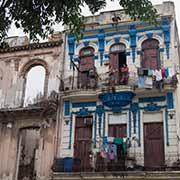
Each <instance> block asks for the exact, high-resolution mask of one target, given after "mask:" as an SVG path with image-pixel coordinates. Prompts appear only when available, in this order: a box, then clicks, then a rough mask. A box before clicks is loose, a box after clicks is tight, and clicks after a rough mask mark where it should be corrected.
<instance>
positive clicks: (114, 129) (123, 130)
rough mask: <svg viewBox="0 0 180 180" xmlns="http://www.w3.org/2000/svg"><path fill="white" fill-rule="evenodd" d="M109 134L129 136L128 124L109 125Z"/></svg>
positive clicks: (112, 135)
mask: <svg viewBox="0 0 180 180" xmlns="http://www.w3.org/2000/svg"><path fill="white" fill-rule="evenodd" d="M108 134H109V136H111V137H127V127H126V124H118V125H117V124H116V125H109V133H108Z"/></svg>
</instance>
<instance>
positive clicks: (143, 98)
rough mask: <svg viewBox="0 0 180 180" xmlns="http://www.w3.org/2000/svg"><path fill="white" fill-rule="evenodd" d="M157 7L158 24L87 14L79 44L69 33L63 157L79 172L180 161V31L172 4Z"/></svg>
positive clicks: (115, 13) (120, 14) (62, 113)
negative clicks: (113, 145) (124, 147)
mask: <svg viewBox="0 0 180 180" xmlns="http://www.w3.org/2000/svg"><path fill="white" fill-rule="evenodd" d="M155 8H156V9H157V11H158V14H159V18H158V22H157V25H152V24H149V23H147V22H140V21H138V20H132V19H130V18H129V17H128V16H127V15H125V14H124V11H123V10H120V11H109V12H102V13H100V14H99V15H95V16H90V17H86V18H85V24H86V28H85V31H84V32H83V37H82V38H80V40H79V41H78V42H77V41H75V38H74V37H73V36H71V35H70V34H67V35H66V38H67V40H66V43H67V51H66V52H65V54H66V56H65V57H66V59H65V63H64V75H63V77H64V79H63V83H62V84H61V88H62V89H61V93H60V95H61V98H62V102H63V106H62V107H61V111H60V117H61V123H60V126H61V128H60V144H59V157H60V158H66V157H71V158H73V159H74V167H73V171H92V170H97V171H98V170H99V171H102V170H103V171H104V170H109V171H111V170H117V169H119V170H120V169H121V170H125V169H128V168H135V167H141V168H142V169H163V168H165V167H173V166H175V164H177V162H178V160H179V155H180V146H179V132H180V131H179V123H180V114H179V100H180V96H179V85H178V83H177V82H178V79H179V37H178V32H177V26H176V20H175V11H174V4H173V3H172V2H164V3H163V4H161V5H157V6H155ZM117 141H122V142H121V143H120V142H119V144H118V142H117ZM115 142H116V143H115ZM114 143H115V144H116V145H115V146H116V148H117V149H116V150H115V151H114V150H113V149H111V148H109V146H110V145H112V144H114ZM124 145H126V149H123V146H124ZM123 150H124V151H123ZM125 151H126V152H125ZM111 155H112V156H111ZM118 165H119V166H120V167H119V168H118Z"/></svg>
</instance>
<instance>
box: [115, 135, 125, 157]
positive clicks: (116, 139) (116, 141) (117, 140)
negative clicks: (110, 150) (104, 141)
mask: <svg viewBox="0 0 180 180" xmlns="http://www.w3.org/2000/svg"><path fill="white" fill-rule="evenodd" d="M114 143H115V144H117V145H122V147H123V152H124V154H126V152H127V147H126V143H125V142H124V141H123V138H121V137H115V138H114Z"/></svg>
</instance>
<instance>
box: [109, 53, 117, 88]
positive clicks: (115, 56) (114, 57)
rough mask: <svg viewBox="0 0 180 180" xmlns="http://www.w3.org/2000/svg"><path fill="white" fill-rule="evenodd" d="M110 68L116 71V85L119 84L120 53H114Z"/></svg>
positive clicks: (111, 56)
mask: <svg viewBox="0 0 180 180" xmlns="http://www.w3.org/2000/svg"><path fill="white" fill-rule="evenodd" d="M110 66H111V67H112V68H113V69H114V70H116V72H115V73H114V77H115V84H116V85H117V84H119V53H118V52H113V53H111V54H110Z"/></svg>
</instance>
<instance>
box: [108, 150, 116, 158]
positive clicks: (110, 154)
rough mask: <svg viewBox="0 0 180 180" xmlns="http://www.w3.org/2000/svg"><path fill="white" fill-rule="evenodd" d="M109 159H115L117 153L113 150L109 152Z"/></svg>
mask: <svg viewBox="0 0 180 180" xmlns="http://www.w3.org/2000/svg"><path fill="white" fill-rule="evenodd" d="M109 160H115V155H114V152H113V151H111V152H110V153H109Z"/></svg>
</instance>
